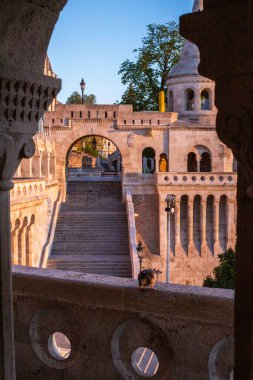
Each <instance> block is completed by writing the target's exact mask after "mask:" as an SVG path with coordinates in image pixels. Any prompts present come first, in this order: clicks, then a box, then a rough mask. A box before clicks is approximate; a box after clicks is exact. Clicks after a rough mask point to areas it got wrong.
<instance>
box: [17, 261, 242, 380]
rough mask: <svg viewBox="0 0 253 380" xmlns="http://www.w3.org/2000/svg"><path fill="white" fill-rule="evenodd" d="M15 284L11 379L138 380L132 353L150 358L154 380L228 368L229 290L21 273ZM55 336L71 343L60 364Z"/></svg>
mask: <svg viewBox="0 0 253 380" xmlns="http://www.w3.org/2000/svg"><path fill="white" fill-rule="evenodd" d="M13 280H14V308H15V326H16V357H17V378H20V379H24V378H32V377H33V376H34V374H35V373H36V378H37V379H41V380H42V379H54V380H58V379H59V380H60V379H62V377H63V376H64V378H65V379H82V378H84V377H85V379H87V380H94V379H97V380H100V379H104V380H112V379H113V380H120V379H122V378H123V379H129V378H131V379H141V378H143V376H140V375H137V373H136V372H135V370H134V368H133V365H132V364H133V363H132V362H131V356H132V353H133V351H134V350H135V349H136V348H137V347H147V348H150V349H151V350H153V351H154V352H155V353H156V355H157V358H158V361H159V368H158V372H157V374H156V375H155V377H154V378H156V379H159V380H163V379H164V380H165V379H168V377H169V378H170V379H171V380H178V379H187V380H196V379H198V380H206V379H207V378H209V377H210V376H211V375H212V374H213V373H216V371H217V370H218V371H219V374H220V376H221V378H228V377H229V375H230V373H231V371H232V369H233V341H232V338H231V336H232V334H233V307H234V302H233V297H234V292H233V291H229V290H220V289H219V290H218V289H207V288H198V287H187V286H175V285H165V284H161V283H160V284H158V285H156V289H155V290H154V291H152V292H149V291H142V290H140V289H139V287H138V284H137V282H136V281H134V280H130V279H119V278H112V277H104V276H99V275H97V276H92V275H87V274H80V273H74V272H65V271H50V270H35V269H31V268H21V267H14V276H13ZM224 316H226V317H225V318H224ZM56 331H57V332H60V333H63V334H65V335H66V336H67V338H68V339H69V341H70V344H71V353H70V356H69V357H68V358H67V359H66V360H57V359H56V358H55V357H54V356H53V355H51V354H50V352H52V351H50V350H51V346H50V344H51V343H50V339H49V337H50V335H51V334H52V333H53V332H56ZM224 337H226V338H224ZM182 362H183V363H184V365H182ZM210 378H212V377H210Z"/></svg>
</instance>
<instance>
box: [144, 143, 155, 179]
mask: <svg viewBox="0 0 253 380" xmlns="http://www.w3.org/2000/svg"><path fill="white" fill-rule="evenodd" d="M155 164H156V163H155V150H154V149H153V148H150V147H148V148H145V149H144V150H143V152H142V173H154V172H155Z"/></svg>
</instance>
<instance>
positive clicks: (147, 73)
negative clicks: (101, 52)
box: [119, 22, 183, 111]
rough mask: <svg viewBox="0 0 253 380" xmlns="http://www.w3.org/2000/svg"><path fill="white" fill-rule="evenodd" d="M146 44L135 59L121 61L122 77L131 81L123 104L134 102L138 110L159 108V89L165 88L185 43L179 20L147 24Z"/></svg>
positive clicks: (125, 82)
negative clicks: (180, 31)
mask: <svg viewBox="0 0 253 380" xmlns="http://www.w3.org/2000/svg"><path fill="white" fill-rule="evenodd" d="M147 31H148V33H147V36H146V37H144V38H143V39H142V47H141V48H139V49H135V50H134V51H133V52H134V53H137V56H136V60H135V62H131V61H130V60H129V59H127V60H126V61H124V62H123V63H122V64H121V67H120V70H119V74H120V75H121V81H122V83H123V84H124V85H127V86H128V87H127V89H126V91H125V93H124V94H123V96H122V101H121V104H132V105H133V108H134V110H135V111H143V110H149V111H157V110H158V109H159V92H160V91H161V90H165V87H166V80H167V78H168V75H169V73H170V71H171V70H172V69H173V68H174V67H175V65H176V64H177V62H178V60H179V58H180V54H181V51H182V46H183V38H182V37H181V36H180V34H179V30H178V25H177V24H176V23H175V22H169V23H167V24H158V25H156V24H149V25H147Z"/></svg>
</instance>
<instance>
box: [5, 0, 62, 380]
mask: <svg viewBox="0 0 253 380" xmlns="http://www.w3.org/2000/svg"><path fill="white" fill-rule="evenodd" d="M65 3H66V0H51V1H50V2H49V1H47V0H41V1H38V0H34V1H28V0H12V1H11V2H10V1H9V0H1V2H0V379H1V380H14V379H15V350H14V326H13V310H12V280H11V278H12V276H11V247H10V242H11V236H10V194H9V192H10V189H11V188H12V187H13V183H12V178H13V176H14V173H15V172H16V170H17V168H18V166H19V164H20V162H21V159H22V158H31V157H32V156H33V154H34V151H35V146H34V141H33V139H32V137H33V136H34V135H35V133H36V132H37V130H38V121H39V120H40V119H41V117H42V116H43V114H44V112H45V111H46V110H47V108H48V106H49V105H50V104H51V102H52V101H53V99H54V98H55V96H56V95H57V93H58V92H59V90H60V87H61V81H60V80H58V79H56V78H51V77H45V76H44V75H43V71H44V62H45V58H46V52H47V48H48V43H49V40H50V37H51V34H52V31H53V28H54V25H55V23H56V21H57V19H58V17H59V13H60V11H61V9H62V8H63V6H64V5H65ZM10 20H11V22H10ZM7 25H8V27H7Z"/></svg>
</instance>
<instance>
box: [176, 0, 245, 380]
mask: <svg viewBox="0 0 253 380" xmlns="http://www.w3.org/2000/svg"><path fill="white" fill-rule="evenodd" d="M207 25H208V28H207ZM181 33H182V35H183V36H184V37H185V38H187V39H189V40H191V42H193V43H195V44H196V45H197V46H198V47H199V49H200V56H201V62H200V65H199V72H200V74H201V75H203V76H205V77H208V78H211V79H213V80H214V81H215V82H216V87H215V91H216V93H215V103H216V106H217V108H218V115H217V128H216V129H217V133H218V136H219V138H220V139H221V140H222V142H223V143H224V144H226V145H227V146H228V147H229V148H230V149H232V151H233V154H234V157H235V158H236V160H237V162H238V182H237V202H238V203H237V206H238V214H237V260H236V291H235V370H234V378H235V380H242V379H245V380H246V379H247V380H252V379H253V334H252V331H253V313H252V310H253V255H252V252H253V232H252V225H253V150H252V146H253V108H252V104H253V75H252V60H253V49H252V46H253V0H248V1H240V0H234V1H230V0H219V1H215V0H205V1H204V11H203V12H197V13H193V14H191V15H187V16H183V17H182V18H181ZM228 41H233V43H228ZM231 57H233V59H231Z"/></svg>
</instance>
